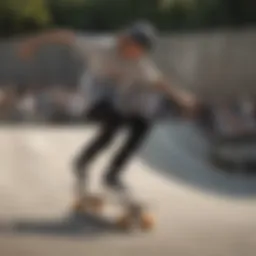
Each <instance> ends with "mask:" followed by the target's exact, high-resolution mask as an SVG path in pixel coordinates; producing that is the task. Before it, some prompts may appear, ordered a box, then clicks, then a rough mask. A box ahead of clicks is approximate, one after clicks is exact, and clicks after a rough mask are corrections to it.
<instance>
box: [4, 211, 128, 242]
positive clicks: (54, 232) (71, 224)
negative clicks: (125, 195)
mask: <svg viewBox="0 0 256 256" xmlns="http://www.w3.org/2000/svg"><path fill="white" fill-rule="evenodd" d="M1 233H2V234H14V235H50V236H73V237H74V236H77V237H80V236H81V237H95V236H97V237H99V236H103V235H108V234H111V235H113V234H118V235H120V234H124V235H125V232H124V231H122V230H121V229H119V228H117V227H116V226H115V225H114V224H113V223H112V222H111V221H110V220H107V219H104V218H101V217H97V216H94V215H90V214H86V215H81V214H76V213H72V214H70V215H69V216H67V217H66V218H64V219H61V220H58V219H54V220H49V219H48V220H33V221H32V220H20V221H16V222H14V223H10V224H8V225H3V227H1V226H0V234H1ZM126 234H127V233H126Z"/></svg>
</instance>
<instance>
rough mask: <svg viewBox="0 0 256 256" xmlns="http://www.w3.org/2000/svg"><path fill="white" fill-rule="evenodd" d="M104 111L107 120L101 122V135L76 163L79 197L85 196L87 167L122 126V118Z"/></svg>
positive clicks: (84, 150)
mask: <svg viewBox="0 0 256 256" xmlns="http://www.w3.org/2000/svg"><path fill="white" fill-rule="evenodd" d="M97 111H98V110H97ZM104 111H105V113H106V115H105V118H104V119H103V120H101V121H102V122H101V130H100V133H99V135H98V136H97V137H96V138H95V139H94V140H93V141H92V142H91V143H90V144H89V146H87V145H86V147H85V148H84V149H82V151H81V153H80V155H79V156H78V158H77V160H76V161H75V172H76V176H77V181H78V186H77V188H78V195H83V194H84V191H83V190H84V187H85V186H84V185H85V184H84V182H85V172H86V167H87V166H88V165H89V164H90V163H91V162H92V161H93V159H94V158H95V157H96V156H97V155H98V154H99V153H100V152H102V150H104V149H105V148H106V147H107V146H108V145H109V144H110V143H111V142H112V139H113V138H114V136H115V134H116V132H117V130H118V129H119V126H120V118H119V116H118V115H117V114H116V113H115V112H114V111H113V110H112V109H108V111H107V112H106V109H104Z"/></svg>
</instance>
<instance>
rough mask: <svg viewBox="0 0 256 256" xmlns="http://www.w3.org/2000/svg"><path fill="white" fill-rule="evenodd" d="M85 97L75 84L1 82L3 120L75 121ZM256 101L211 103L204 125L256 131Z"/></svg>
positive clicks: (239, 131)
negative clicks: (44, 84)
mask: <svg viewBox="0 0 256 256" xmlns="http://www.w3.org/2000/svg"><path fill="white" fill-rule="evenodd" d="M83 104H84V99H83V96H82V95H81V94H79V92H78V91H77V90H76V87H75V86H63V85H51V86H39V85H38V86H37V85H31V86H27V85H22V84H20V85H16V86H15V85H11V84H9V85H0V121H1V122H2V123H8V122H12V123H24V122H25V123H26V122H31V123H57V124H75V123H79V122H81V121H82V120H83V118H82V115H83ZM255 105H256V104H255V101H253V100H248V99H241V101H239V102H224V103H223V104H221V103H219V104H215V105H208V111H206V112H205V114H204V115H203V116H202V118H203V120H202V121H203V122H202V124H203V126H205V127H203V128H206V129H208V130H211V131H212V132H214V133H219V134H222V135H223V136H232V135H236V134H243V133H245V134H246V133H251V131H256V107H255Z"/></svg>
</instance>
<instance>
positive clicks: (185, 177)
mask: <svg viewBox="0 0 256 256" xmlns="http://www.w3.org/2000/svg"><path fill="white" fill-rule="evenodd" d="M209 150H210V145H209V143H208V142H207V140H206V138H205V137H204V136H203V134H202V133H201V132H200V131H199V129H198V128H196V127H195V126H194V125H193V124H191V123H185V122H169V123H165V124H162V125H159V126H158V127H156V129H155V130H154V131H153V132H152V135H151V139H150V140H149V141H148V143H147V145H146V146H145V147H144V149H143V150H142V152H141V158H142V160H143V162H145V163H146V164H148V165H150V167H152V168H153V169H155V170H156V171H157V172H161V173H162V174H164V175H166V176H167V177H169V178H172V179H176V180H179V181H182V182H184V183H186V184H188V185H191V186H194V187H196V188H198V189H201V190H204V191H206V192H211V193H217V194H220V195H225V196H232V197H250V196H254V195H256V177H254V176H246V175H243V174H232V173H230V174H229V173H225V172H224V171H223V170H221V169H219V168H217V167H214V166H213V165H212V164H211V163H210V161H209V154H208V153H209Z"/></svg>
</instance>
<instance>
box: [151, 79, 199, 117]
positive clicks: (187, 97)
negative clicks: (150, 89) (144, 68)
mask: <svg viewBox="0 0 256 256" xmlns="http://www.w3.org/2000/svg"><path fill="white" fill-rule="evenodd" d="M156 86H157V88H158V89H160V90H161V91H162V92H164V93H165V94H166V95H167V96H168V97H169V99H170V100H172V101H174V102H175V103H176V104H177V105H178V106H179V107H180V108H181V109H182V112H183V115H184V116H186V117H195V116H196V115H197V112H198V108H199V100H198V99H197V98H196V96H195V95H193V94H192V93H189V92H188V91H185V90H183V89H178V88H175V87H174V86H172V85H170V84H169V83H168V82H166V81H165V80H161V81H159V82H157V83H156Z"/></svg>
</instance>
